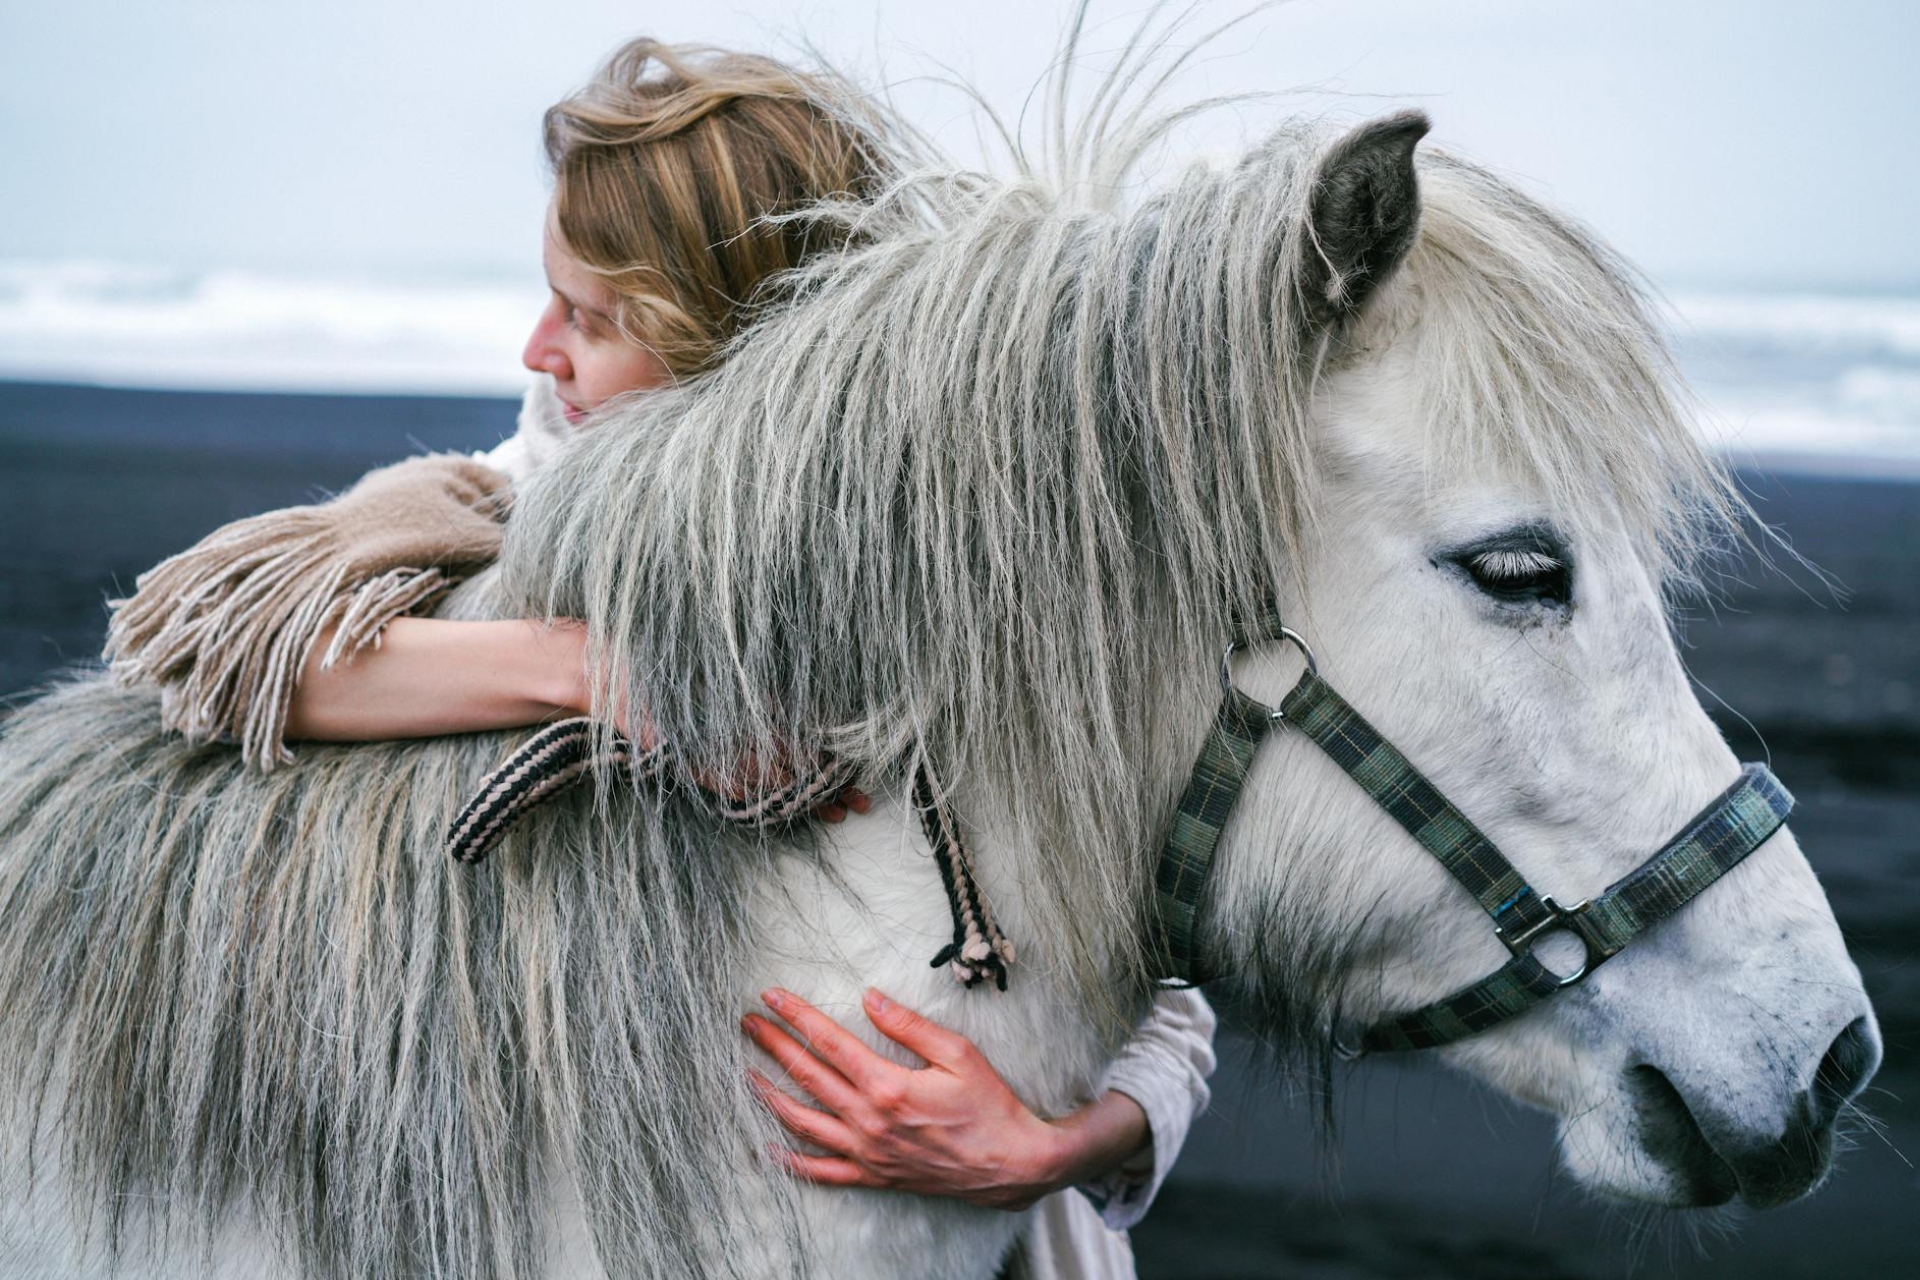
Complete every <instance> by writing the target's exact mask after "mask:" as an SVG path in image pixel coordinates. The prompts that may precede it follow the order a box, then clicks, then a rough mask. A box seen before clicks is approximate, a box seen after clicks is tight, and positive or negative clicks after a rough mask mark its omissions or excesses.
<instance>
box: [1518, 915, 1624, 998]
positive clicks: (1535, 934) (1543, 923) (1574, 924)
mask: <svg viewBox="0 0 1920 1280" xmlns="http://www.w3.org/2000/svg"><path fill="white" fill-rule="evenodd" d="M1540 905H1541V906H1542V907H1543V908H1545V910H1546V913H1547V914H1546V915H1545V916H1544V917H1543V918H1541V919H1539V920H1536V921H1534V922H1533V923H1532V924H1531V925H1528V926H1527V927H1526V928H1524V929H1520V930H1517V931H1514V932H1508V931H1507V930H1506V929H1503V928H1500V927H1498V926H1495V928H1494V931H1493V932H1494V936H1495V937H1497V938H1499V939H1500V941H1501V942H1504V943H1505V944H1506V946H1507V950H1508V951H1511V952H1512V953H1513V954H1514V955H1516V956H1525V955H1531V954H1532V953H1533V944H1534V942H1535V941H1537V940H1538V939H1540V938H1542V937H1544V936H1545V935H1547V934H1549V933H1560V932H1566V933H1571V934H1573V935H1574V936H1575V937H1576V938H1578V939H1580V945H1581V946H1583V947H1584V948H1586V956H1585V958H1583V959H1582V960H1581V962H1580V967H1579V968H1578V969H1576V970H1574V971H1573V972H1572V973H1569V974H1561V973H1557V972H1555V971H1554V970H1552V969H1547V972H1548V973H1551V974H1553V976H1554V977H1555V978H1556V979H1557V980H1558V981H1557V984H1556V985H1558V986H1562V987H1570V986H1572V985H1573V984H1574V983H1576V982H1578V981H1580V980H1581V979H1582V978H1584V977H1586V976H1587V975H1588V974H1589V973H1592V972H1593V969H1594V966H1595V965H1598V964H1599V963H1600V962H1601V961H1602V960H1605V959H1606V958H1607V957H1608V956H1611V955H1613V954H1614V953H1615V952H1617V951H1619V950H1620V948H1618V947H1610V946H1608V945H1607V942H1606V939H1604V938H1602V937H1601V936H1600V933H1599V931H1598V930H1597V929H1595V928H1594V925H1593V919H1592V917H1590V916H1589V915H1587V908H1588V907H1590V906H1592V905H1593V903H1592V902H1591V901H1587V900H1583V901H1581V902H1579V903H1577V904H1575V905H1574V906H1571V907H1563V906H1561V905H1560V904H1559V903H1557V902H1555V901H1554V900H1553V899H1552V898H1551V897H1548V896H1545V895H1542V896H1541V898H1540ZM1541 968H1543V969H1545V968H1546V966H1545V965H1544V964H1542V965H1541Z"/></svg>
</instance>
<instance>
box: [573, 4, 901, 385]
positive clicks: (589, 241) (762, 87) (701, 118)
mask: <svg viewBox="0 0 1920 1280" xmlns="http://www.w3.org/2000/svg"><path fill="white" fill-rule="evenodd" d="M871 120H872V117H871V115H870V114H868V108H866V107H864V106H863V105H862V104H861V103H860V101H859V99H858V98H857V96H856V95H855V94H854V93H853V92H852V91H851V90H850V89H848V88H847V87H846V86H845V85H843V84H842V83H841V82H839V81H838V80H836V79H834V78H832V77H830V76H827V75H823V74H806V73H802V72H799V71H796V70H794V69H792V68H790V67H787V66H784V65H782V64H781V63H779V62H776V61H774V60H773V59H771V58H765V57H759V56H756V55H753V54H743V53H729V52H727V51H725V50H720V49H712V48H707V47H704V46H694V45H669V44H663V43H661V42H659V41H656V40H649V39H644V38H643V39H639V40H633V41H630V42H628V43H627V44H625V45H623V46H621V47H620V48H619V49H618V50H616V51H615V52H614V54H613V56H612V57H611V58H609V59H608V60H607V62H606V64H605V65H604V66H603V67H601V69H600V71H599V73H598V74H596V75H595V76H594V77H593V79H592V80H591V81H589V82H588V83H587V84H586V85H585V86H584V87H583V88H581V89H579V90H578V91H576V92H575V93H573V94H571V95H569V96H568V97H566V98H565V99H563V100H562V101H560V102H559V103H557V104H555V105H554V106H553V107H551V108H549V109H548V111H547V114H546V120H545V139H546V150H547V160H548V163H549V164H550V165H551V166H552V169H553V175H554V199H553V204H554V214H555V219H556V223H557V227H558V233H559V236H560V239H561V241H562V244H563V247H565V248H566V249H567V250H568V251H569V252H570V253H571V254H572V255H573V256H574V257H575V258H576V259H577V260H579V261H580V262H581V263H582V264H583V265H585V266H586V267H587V268H588V269H589V270H591V271H593V272H594V273H595V274H596V275H598V276H600V277H601V278H602V279H604V280H605V281H606V282H607V283H608V285H609V286H610V287H611V288H612V289H613V291H614V293H615V294H616V295H618V297H619V298H620V306H619V311H620V314H619V315H618V316H617V317H616V319H617V320H618V321H619V322H620V325H621V328H622V330H623V331H624V332H625V333H626V334H627V336H628V337H629V338H632V339H633V340H635V341H638V342H642V343H644V344H645V345H647V346H648V347H650V348H652V349H653V350H654V351H655V352H656V353H658V354H659V356H660V357H661V358H662V360H664V361H665V363H666V364H667V366H668V368H670V369H671V370H673V371H674V372H675V373H677V374H683V375H684V374H688V373H692V372H695V371H697V370H699V369H701V368H703V367H705V366H706V365H707V364H709V363H710V362H711V361H712V360H713V359H714V358H715V357H716V356H717V354H718V353H719V352H720V351H721V349H722V348H724V347H725V346H726V344H727V342H728V341H729V340H730V339H731V338H732V337H733V335H734V334H735V332H737V331H738V329H739V328H740V326H741V325H742V323H743V322H744V320H745V318H746V313H747V304H749V303H751V302H754V301H757V300H762V299H761V295H762V287H763V286H764V285H765V284H766V282H767V281H768V279H769V278H770V277H773V276H775V275H777V274H778V273H780V272H782V271H785V270H787V269H788V268H791V267H794V266H797V265H799V263H800V262H801V261H802V259H804V258H805V257H806V256H807V255H808V254H810V253H814V252H816V251H818V250H821V249H827V248H834V247H837V246H839V245H840V244H841V243H842V242H843V241H844V239H845V231H844V229H843V224H842V223H840V222H838V221H836V220H831V219H818V218H809V217H805V216H800V217H794V216H792V215H794V214H796V213H800V212H801V211H804V210H806V209H808V208H809V207H810V206H814V205H817V204H819V203H820V202H822V201H827V200H832V199H835V198H850V199H860V198H863V197H866V196H869V195H871V194H873V193H874V191H875V189H876V188H877V187H878V185H879V184H880V181H881V179H882V175H883V173H884V172H885V169H886V167H887V166H886V161H885V159H884V156H883V152H882V149H881V147H880V145H879V142H878V138H877V134H876V132H875V131H874V129H873V128H872V127H871Z"/></svg>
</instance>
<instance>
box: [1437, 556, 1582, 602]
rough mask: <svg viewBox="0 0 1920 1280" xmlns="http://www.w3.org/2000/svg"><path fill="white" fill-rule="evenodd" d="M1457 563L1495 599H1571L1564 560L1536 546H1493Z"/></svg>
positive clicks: (1545, 600) (1526, 600)
mask: <svg viewBox="0 0 1920 1280" xmlns="http://www.w3.org/2000/svg"><path fill="white" fill-rule="evenodd" d="M1459 564H1460V566H1461V567H1462V568H1463V569H1465V570H1466V571H1467V576H1468V577H1470V578H1472V579H1473V585H1474V586H1476V587H1478V588H1480V590H1481V591H1483V592H1485V593H1486V594H1487V595H1490V596H1492V597H1493V598H1494V599H1496V600H1503V601H1508V602H1511V603H1529V604H1566V603H1568V602H1569V601H1570V600H1571V599H1572V598H1573V575H1572V573H1571V572H1570V571H1569V569H1568V566H1567V562H1566V561H1565V560H1564V559H1562V558H1561V557H1559V556H1557V555H1554V554H1552V553H1551V552H1548V551H1543V550H1540V549H1538V548H1534V547H1492V548H1488V549H1487V550H1484V551H1476V552H1473V553H1471V554H1468V555H1465V556H1462V557H1461V558H1460V560H1459Z"/></svg>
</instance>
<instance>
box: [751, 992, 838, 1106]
mask: <svg viewBox="0 0 1920 1280" xmlns="http://www.w3.org/2000/svg"><path fill="white" fill-rule="evenodd" d="M740 1029H741V1030H742V1031H745V1032H746V1033H747V1038H748V1039H750V1040H752V1041H753V1042H754V1043H755V1044H757V1045H759V1046H760V1049H761V1052H763V1053H765V1054H766V1055H767V1056H768V1057H769V1058H772V1059H773V1060H774V1061H775V1062H776V1063H778V1064H779V1066H780V1069H781V1070H782V1071H784V1072H786V1073H787V1078H788V1079H790V1080H792V1081H793V1082H794V1083H795V1084H797V1085H799V1086H800V1087H801V1088H802V1089H805V1090H806V1091H807V1095H808V1096H809V1097H811V1098H812V1099H813V1100H814V1101H815V1102H818V1103H819V1104H820V1105H822V1106H824V1107H826V1108H827V1109H828V1110H830V1111H833V1112H835V1113H837V1114H841V1115H844V1114H845V1113H846V1112H847V1110H848V1109H849V1108H850V1107H852V1106H854V1105H855V1104H857V1102H858V1100H859V1098H858V1091H857V1090H856V1089H855V1088H854V1086H853V1085H852V1084H850V1083H849V1082H848V1080H847V1078H846V1077H845V1076H842V1075H841V1074H840V1073H839V1072H837V1071H835V1070H834V1069H833V1068H832V1067H830V1066H828V1065H827V1064H826V1063H825V1062H822V1061H821V1060H820V1059H819V1058H817V1057H815V1056H814V1055H813V1054H812V1053H810V1052H809V1051H808V1050H807V1046H805V1045H803V1044H801V1043H800V1042H799V1041H798V1040H795V1039H794V1038H793V1037H792V1036H790V1035H788V1034H787V1033H786V1032H785V1031H784V1030H782V1029H781V1028H780V1027H778V1026H776V1025H775V1024H774V1023H772V1022H770V1021H768V1020H767V1019H766V1018H763V1017H761V1016H760V1015H759V1014H757V1013H750V1014H748V1015H747V1016H746V1017H744V1018H742V1019H741V1020H740Z"/></svg>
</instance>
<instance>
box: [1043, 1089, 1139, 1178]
mask: <svg viewBox="0 0 1920 1280" xmlns="http://www.w3.org/2000/svg"><path fill="white" fill-rule="evenodd" d="M1047 1128H1048V1129H1049V1130H1051V1131H1052V1134H1053V1137H1052V1141H1051V1143H1050V1144H1049V1147H1048V1149H1047V1150H1045V1151H1044V1152H1042V1153H1041V1155H1040V1161H1041V1165H1040V1169H1039V1171H1038V1173H1037V1175H1036V1176H1035V1178H1034V1181H1036V1182H1038V1183H1042V1184H1044V1185H1045V1186H1046V1187H1047V1188H1048V1189H1049V1190H1050V1191H1063V1190H1065V1189H1066V1188H1068V1187H1075V1186H1079V1185H1081V1184H1083V1183H1090V1182H1098V1181H1099V1180H1100V1179H1102V1178H1105V1177H1107V1176H1108V1175H1110V1174H1113V1173H1117V1172H1119V1171H1120V1170H1121V1169H1123V1168H1125V1167H1126V1166H1127V1165H1129V1164H1131V1163H1135V1162H1137V1161H1139V1160H1140V1159H1141V1158H1142V1157H1143V1156H1144V1157H1146V1158H1147V1159H1148V1160H1149V1161H1150V1160H1151V1153H1152V1150H1153V1130H1152V1127H1151V1126H1150V1125H1149V1124H1148V1123H1147V1113H1146V1111H1145V1110H1144V1109H1143V1108H1142V1107H1141V1106H1140V1104H1139V1103H1138V1102H1135V1101H1134V1100H1133V1099H1132V1098H1130V1097H1128V1096H1127V1095H1126V1094H1124V1093H1121V1092H1119V1091H1118V1090H1109V1091H1108V1092H1106V1093H1105V1094H1102V1095H1101V1096H1100V1097H1099V1098H1096V1099H1095V1100H1094V1101H1092V1102H1090V1103H1088V1104H1087V1105H1086V1106H1084V1107H1081V1108H1080V1109H1079V1110H1078V1111H1075V1112H1073V1113H1071V1114H1069V1115H1065V1116H1062V1117H1061V1118H1060V1119H1058V1120H1053V1121H1049V1122H1048V1123H1047Z"/></svg>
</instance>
